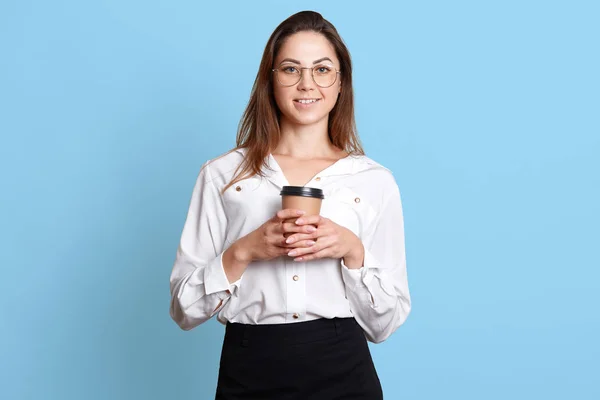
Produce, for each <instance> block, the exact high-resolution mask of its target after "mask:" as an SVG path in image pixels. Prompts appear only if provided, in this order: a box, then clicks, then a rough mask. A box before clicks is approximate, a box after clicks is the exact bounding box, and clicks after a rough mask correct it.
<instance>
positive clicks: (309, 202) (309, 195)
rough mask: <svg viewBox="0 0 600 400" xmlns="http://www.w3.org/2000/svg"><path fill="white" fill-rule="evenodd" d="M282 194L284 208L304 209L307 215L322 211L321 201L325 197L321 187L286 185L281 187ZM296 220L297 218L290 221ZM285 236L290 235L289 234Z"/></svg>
mask: <svg viewBox="0 0 600 400" xmlns="http://www.w3.org/2000/svg"><path fill="white" fill-rule="evenodd" d="M280 194H281V207H282V209H286V208H292V209H297V210H303V211H305V212H306V214H304V215H306V216H308V215H319V214H320V213H321V203H322V201H323V199H324V198H325V196H323V191H322V190H321V189H317V188H311V187H306V186H284V187H283V188H281V192H280ZM295 220H296V218H294V219H292V220H288V221H295ZM285 236H289V234H287V235H285Z"/></svg>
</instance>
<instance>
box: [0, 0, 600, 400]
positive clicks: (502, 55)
mask: <svg viewBox="0 0 600 400" xmlns="http://www.w3.org/2000/svg"><path fill="white" fill-rule="evenodd" d="M303 9H314V10H317V11H320V12H322V13H323V15H324V16H325V17H326V18H328V19H329V20H331V21H332V22H333V23H334V24H335V25H336V26H337V28H338V30H339V31H340V33H341V35H342V36H343V38H344V39H345V41H346V42H347V44H348V46H349V48H350V51H351V53H352V55H353V60H354V63H355V88H356V109H357V122H358V128H359V132H360V134H361V137H362V139H363V141H364V144H365V147H366V150H367V154H368V155H369V156H371V157H372V158H374V159H375V160H377V161H379V162H381V163H382V164H384V165H386V166H387V167H389V168H390V169H392V170H393V171H394V173H395V176H396V179H397V181H398V183H399V185H400V188H401V191H402V194H403V200H404V208H405V218H406V238H407V243H406V244H407V258H408V268H409V281H410V288H411V291H412V297H413V303H414V307H413V312H412V314H411V316H410V317H409V319H408V321H407V322H406V324H405V325H404V326H403V327H401V328H400V330H399V331H398V332H396V334H394V335H393V336H392V337H391V338H390V339H389V340H388V341H386V342H385V343H382V344H380V345H373V346H371V348H372V351H373V355H374V358H375V362H376V365H377V367H378V369H379V372H380V375H381V380H382V384H383V386H384V390H385V393H386V399H392V400H394V399H415V400H421V399H436V400H437V399H457V400H468V399H473V400H481V399H486V400H487V399H490V400H493V399H527V400H529V399H577V400H585V399H598V398H600V386H599V385H598V383H597V382H598V377H599V376H600V363H599V361H598V359H599V357H600V346H599V345H598V338H599V337H600V312H599V311H598V306H599V305H600V301H599V297H598V292H599V290H600V284H599V280H600V272H599V270H600V256H599V255H598V253H599V250H600V246H599V244H600V235H599V233H598V225H599V224H600V212H599V210H598V208H599V204H600V179H599V175H600V161H599V158H600V138H599V137H600V116H599V115H600V96H599V93H600V79H599V75H600V74H599V71H600V55H599V54H600V52H599V51H598V39H599V38H600V24H599V23H598V15H600V5H599V3H598V2H597V1H592V0H590V1H577V0H571V1H514V0H513V1H493V2H492V1H488V2H481V1H465V0H458V1H453V2H448V1H424V2H391V1H390V2H382V1H369V2H361V3H358V2H357V3H350V2H347V1H336V2H333V1H332V2H323V1H303V2H294V1H292V2H281V1H262V2H247V1H239V2H231V1H227V2H206V3H204V2H200V1H191V0H169V1H167V0H162V1H137V0H119V1H117V0H111V1H109V0H105V1H94V2H83V1H74V0H70V1H69V0H56V1H34V0H32V1H16V0H14V1H10V0H8V1H7V0H4V1H2V2H1V3H0V49H1V53H0V83H1V85H0V132H1V145H0V163H1V168H0V174H1V182H2V186H1V191H2V192H1V193H2V194H1V197H0V201H1V203H2V205H1V207H0V213H1V214H0V216H1V219H0V226H1V227H2V229H1V237H0V246H1V247H2V251H1V253H0V254H1V259H0V266H1V268H2V270H1V278H0V296H1V302H0V306H1V310H0V311H1V312H0V369H1V370H0V398H2V399H7V400H8V399H45V400H46V399H48V400H54V399H56V400H71V399H73V400H81V399H85V400H106V399H111V400H113V399H145V400H146V399H147V400H150V399H192V398H193V399H210V398H211V397H212V396H213V394H214V390H215V385H216V377H217V365H218V357H219V352H220V346H221V343H222V335H223V327H222V326H221V325H219V324H218V323H217V322H216V321H215V320H212V321H209V322H208V323H207V324H205V325H202V326H200V327H198V328H196V329H195V330H193V331H190V332H183V331H181V330H179V328H178V327H177V326H176V325H175V323H173V322H172V321H171V320H170V317H169V313H168V308H169V286H168V279H169V274H170V272H171V267H172V263H173V260H174V256H175V251H176V248H177V244H178V240H179V235H180V233H181V229H182V227H183V222H184V218H185V214H186V212H187V207H188V204H189V199H190V196H191V190H192V187H193V184H194V182H195V178H196V175H197V173H198V171H199V169H200V166H201V164H202V163H203V162H204V161H206V160H207V159H208V158H212V157H215V156H217V155H219V154H221V153H223V152H225V151H226V150H228V149H229V148H231V147H232V146H233V145H234V138H235V131H236V128H237V124H238V121H239V118H240V116H241V113H242V111H243V109H244V107H245V105H246V102H247V100H248V96H249V93H250V88H251V85H252V83H253V81H254V77H255V74H256V71H257V68H258V64H259V60H260V56H261V54H262V51H263V48H264V45H265V43H266V41H267V39H268V37H269V35H270V33H271V32H272V31H273V29H274V28H275V27H276V26H277V24H279V22H281V21H282V20H283V19H285V18H286V17H288V16H289V15H291V14H292V13H294V12H297V11H300V10H303Z"/></svg>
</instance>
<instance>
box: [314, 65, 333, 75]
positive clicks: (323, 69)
mask: <svg viewBox="0 0 600 400" xmlns="http://www.w3.org/2000/svg"><path fill="white" fill-rule="evenodd" d="M332 70H333V68H331V67H329V66H327V65H319V66H318V67H315V69H314V71H315V72H316V73H317V74H321V75H325V74H328V73H330V72H331V71H332Z"/></svg>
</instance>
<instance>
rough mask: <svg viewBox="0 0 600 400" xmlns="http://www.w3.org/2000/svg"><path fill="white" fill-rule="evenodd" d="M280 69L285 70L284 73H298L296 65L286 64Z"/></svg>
mask: <svg viewBox="0 0 600 400" xmlns="http://www.w3.org/2000/svg"><path fill="white" fill-rule="evenodd" d="M281 71H283V72H285V73H286V74H296V73H298V70H297V69H296V67H293V66H291V65H290V66H287V67H282V68H281Z"/></svg>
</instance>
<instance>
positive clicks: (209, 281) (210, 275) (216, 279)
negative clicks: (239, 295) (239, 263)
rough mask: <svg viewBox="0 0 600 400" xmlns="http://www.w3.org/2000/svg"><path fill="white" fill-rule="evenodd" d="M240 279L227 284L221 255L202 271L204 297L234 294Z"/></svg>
mask: <svg viewBox="0 0 600 400" xmlns="http://www.w3.org/2000/svg"><path fill="white" fill-rule="evenodd" d="M241 281H242V278H240V279H238V280H237V281H235V282H233V283H229V280H228V279H227V275H226V274H225V268H224V267H223V253H221V254H220V255H219V256H218V257H216V258H215V259H214V260H212V261H211V262H210V263H209V264H208V265H207V266H206V268H205V269H204V290H205V293H206V295H209V294H213V293H218V292H226V291H227V290H229V292H230V293H234V292H235V291H236V290H237V289H238V288H239V287H240V282H241ZM224 297H226V296H224Z"/></svg>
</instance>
